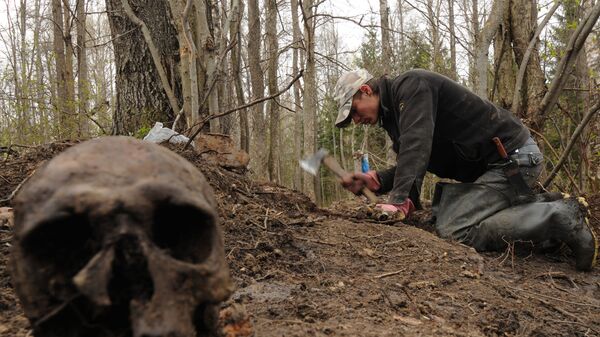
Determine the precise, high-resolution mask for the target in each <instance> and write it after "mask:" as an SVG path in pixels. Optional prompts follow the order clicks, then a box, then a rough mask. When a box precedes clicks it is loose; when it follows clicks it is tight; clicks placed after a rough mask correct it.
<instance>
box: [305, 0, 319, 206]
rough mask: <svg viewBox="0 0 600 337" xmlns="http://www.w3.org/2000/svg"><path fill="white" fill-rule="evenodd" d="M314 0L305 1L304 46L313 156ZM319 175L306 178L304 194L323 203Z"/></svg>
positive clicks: (309, 145) (307, 128) (307, 147)
mask: <svg viewBox="0 0 600 337" xmlns="http://www.w3.org/2000/svg"><path fill="white" fill-rule="evenodd" d="M313 4H314V2H313V0H307V1H304V8H302V11H303V17H304V45H305V48H306V72H305V73H304V99H303V106H304V144H305V152H306V153H307V154H313V153H315V152H316V148H317V132H316V131H317V80H316V64H315V20H314V17H313V16H314V14H315V13H316V8H315V7H316V6H313ZM319 186H320V183H319V175H317V176H316V177H312V176H309V175H305V176H304V192H305V193H306V194H308V195H309V196H312V197H314V198H315V200H316V202H317V204H320V203H321V195H320V193H319V190H320V189H319Z"/></svg>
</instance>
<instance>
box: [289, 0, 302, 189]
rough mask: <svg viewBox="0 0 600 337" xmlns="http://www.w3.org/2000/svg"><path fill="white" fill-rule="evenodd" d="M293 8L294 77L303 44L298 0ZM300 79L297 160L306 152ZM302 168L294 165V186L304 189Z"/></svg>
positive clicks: (296, 105)
mask: <svg viewBox="0 0 600 337" xmlns="http://www.w3.org/2000/svg"><path fill="white" fill-rule="evenodd" d="M291 2H292V3H291V7H292V8H291V9H292V40H293V44H292V47H293V48H294V49H293V50H292V74H293V76H294V77H296V76H297V75H298V72H299V71H300V69H299V67H298V63H299V60H298V58H299V53H300V50H299V49H300V46H301V43H300V42H301V41H300V40H301V39H302V36H301V31H300V23H299V22H298V21H299V20H298V0H291ZM300 90H301V88H300V81H296V83H294V140H295V142H294V158H295V159H296V162H298V161H299V160H300V159H302V155H303V153H304V127H303V122H302V115H303V114H302V109H301V104H302V102H301V98H300ZM302 178H303V176H302V170H300V166H299V165H294V188H295V189H297V190H299V191H303V190H304V184H303V182H302Z"/></svg>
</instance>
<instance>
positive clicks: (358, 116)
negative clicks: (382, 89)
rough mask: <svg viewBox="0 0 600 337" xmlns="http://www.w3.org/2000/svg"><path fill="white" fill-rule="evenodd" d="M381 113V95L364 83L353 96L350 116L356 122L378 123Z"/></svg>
mask: <svg viewBox="0 0 600 337" xmlns="http://www.w3.org/2000/svg"><path fill="white" fill-rule="evenodd" d="M378 115H379V96H378V95H376V94H374V93H373V91H372V89H371V87H369V86H368V85H366V84H364V85H363V86H361V87H360V89H359V91H358V92H357V93H356V94H355V95H354V97H353V98H352V108H351V109H350V116H352V121H353V122H354V124H371V125H373V124H376V123H377V116H378Z"/></svg>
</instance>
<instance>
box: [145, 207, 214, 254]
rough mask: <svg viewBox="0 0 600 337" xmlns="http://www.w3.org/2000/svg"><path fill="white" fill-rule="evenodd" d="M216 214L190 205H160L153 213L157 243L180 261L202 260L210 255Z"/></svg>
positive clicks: (153, 232) (154, 237)
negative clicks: (214, 215)
mask: <svg viewBox="0 0 600 337" xmlns="http://www.w3.org/2000/svg"><path fill="white" fill-rule="evenodd" d="M214 223H215V219H214V217H213V215H211V214H209V213H207V212H204V211H202V210H200V209H198V208H197V207H195V206H191V205H173V204H169V205H159V206H158V207H157V208H156V213H155V214H154V222H153V225H152V236H153V239H154V243H155V244H156V245H157V246H159V247H160V248H162V249H164V250H166V251H167V252H168V253H169V254H170V255H171V256H172V257H174V258H175V259H177V260H181V261H185V262H189V263H201V262H203V261H204V260H206V259H207V258H208V256H210V253H211V251H212V241H213V239H214V236H215V228H214Z"/></svg>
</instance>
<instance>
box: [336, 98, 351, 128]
mask: <svg viewBox="0 0 600 337" xmlns="http://www.w3.org/2000/svg"><path fill="white" fill-rule="evenodd" d="M351 109H352V97H350V99H349V100H348V102H346V104H344V105H342V106H340V108H339V110H338V116H337V119H336V120H335V126H336V127H338V128H345V127H347V126H348V125H349V124H350V120H351V118H350V110H351Z"/></svg>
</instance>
